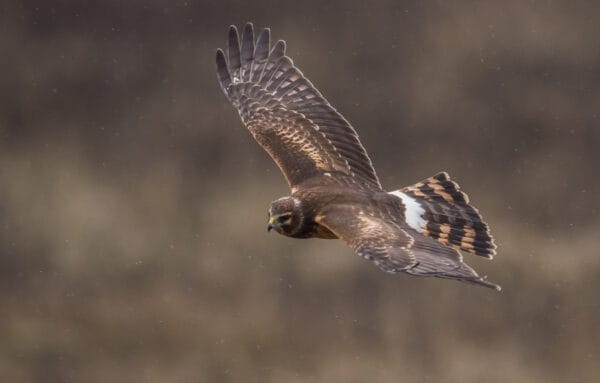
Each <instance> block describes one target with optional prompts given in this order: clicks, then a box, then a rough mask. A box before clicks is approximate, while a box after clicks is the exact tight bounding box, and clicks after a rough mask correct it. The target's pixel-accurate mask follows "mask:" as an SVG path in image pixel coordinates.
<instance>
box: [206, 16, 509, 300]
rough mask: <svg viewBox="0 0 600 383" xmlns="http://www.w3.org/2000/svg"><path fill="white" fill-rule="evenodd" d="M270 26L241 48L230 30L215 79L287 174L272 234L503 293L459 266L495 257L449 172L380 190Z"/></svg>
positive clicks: (344, 124) (360, 150) (349, 131)
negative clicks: (328, 244) (328, 242)
mask: <svg viewBox="0 0 600 383" xmlns="http://www.w3.org/2000/svg"><path fill="white" fill-rule="evenodd" d="M270 39H271V37H270V30H269V29H264V30H263V31H262V32H261V33H260V35H259V36H258V39H257V40H256V42H255V40H254V28H253V26H252V24H250V23H248V24H246V26H245V27H244V31H243V33H242V38H241V42H240V39H239V35H238V31H237V29H236V28H235V26H231V28H230V29H229V39H228V45H227V57H226V55H225V53H224V52H223V50H221V49H219V50H217V76H218V80H219V82H220V84H221V88H222V89H223V92H225V95H226V96H227V98H228V99H229V101H230V102H231V103H232V104H233V106H234V107H235V108H236V109H237V110H238V112H239V115H240V117H241V119H242V122H243V123H244V125H246V127H247V128H248V130H250V132H251V133H252V135H253V136H254V139H256V141H258V143H259V144H260V145H261V146H262V147H263V148H264V149H265V150H266V151H267V152H268V153H269V154H270V156H271V157H272V158H273V160H274V161H275V162H276V163H277V165H278V166H279V168H280V169H281V171H282V172H283V175H284V176H285V178H286V180H287V182H288V184H289V186H290V188H291V195H289V196H285V197H282V198H279V199H278V200H276V201H274V202H272V203H271V206H270V207H269V221H268V230H269V231H270V230H275V231H276V232H278V233H279V234H282V235H285V236H289V237H294V238H340V239H341V240H343V241H344V242H346V243H347V244H348V245H349V246H350V247H352V249H353V250H354V251H355V252H356V253H357V254H358V255H360V256H361V257H363V258H366V259H368V260H370V261H373V262H374V263H375V264H376V265H377V266H378V267H379V268H380V269H382V270H383V271H385V272H388V273H399V272H404V273H407V274H410V275H417V276H433V277H439V278H449V279H456V280H459V281H464V282H469V283H473V284H477V285H482V286H486V287H490V288H493V289H496V290H500V286H498V285H496V284H494V283H491V282H489V281H487V280H485V279H483V278H481V277H480V276H479V275H478V274H477V272H475V270H473V269H472V268H471V267H469V266H468V265H467V264H465V263H464V262H463V258H462V255H461V253H460V252H461V251H464V252H467V253H471V254H476V255H479V256H482V257H486V258H492V257H493V256H494V255H495V254H496V245H495V244H494V240H493V239H492V237H491V235H490V232H489V228H488V225H487V224H486V223H485V222H484V221H483V218H482V217H481V215H480V214H479V212H478V211H477V209H475V208H474V207H473V206H471V205H470V204H469V199H468V197H467V195H466V194H465V193H463V192H462V191H461V190H460V187H459V186H458V185H457V184H456V182H453V181H452V180H451V179H450V177H449V176H448V174H447V173H438V174H436V175H434V176H433V177H429V178H427V179H425V180H423V181H421V182H418V183H416V184H414V185H411V186H407V187H404V188H402V189H399V190H396V191H392V192H386V191H384V190H383V189H382V187H381V184H380V183H379V179H378V178H377V175H376V174H375V169H373V165H372V163H371V160H370V159H369V157H368V155H367V153H366V151H365V148H364V147H363V146H362V144H361V143H360V141H359V139H358V135H357V133H356V131H355V130H354V129H353V128H352V126H351V125H350V123H349V122H348V121H347V120H346V119H345V118H344V117H343V116H342V115H341V114H340V113H339V112H338V111H337V110H336V109H335V108H334V107H332V106H331V105H330V104H329V102H327V100H326V99H325V98H324V97H323V95H321V93H320V92H319V91H318V90H317V89H316V88H315V86H314V85H313V84H312V83H311V82H310V81H309V80H308V79H307V78H306V77H304V75H303V74H302V72H300V70H299V69H298V68H296V66H295V65H294V63H293V62H292V60H291V59H290V58H289V57H288V56H286V54H285V46H286V44H285V41H283V40H279V41H277V42H276V43H275V45H274V46H273V47H272V48H271V47H270V45H271V44H270Z"/></svg>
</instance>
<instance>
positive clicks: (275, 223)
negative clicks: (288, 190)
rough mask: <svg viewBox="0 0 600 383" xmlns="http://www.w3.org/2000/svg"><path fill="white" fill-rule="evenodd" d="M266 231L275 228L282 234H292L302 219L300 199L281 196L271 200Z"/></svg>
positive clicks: (299, 226)
mask: <svg viewBox="0 0 600 383" xmlns="http://www.w3.org/2000/svg"><path fill="white" fill-rule="evenodd" d="M268 215H269V222H268V224H267V231H271V230H275V231H276V232H278V233H279V234H282V235H287V236H290V235H294V234H295V233H297V232H298V231H299V229H300V228H301V226H302V222H303V220H304V216H303V214H302V209H301V207H300V201H299V200H298V199H297V198H294V197H282V198H279V199H278V200H276V201H273V202H271V206H270V207H269V213H268Z"/></svg>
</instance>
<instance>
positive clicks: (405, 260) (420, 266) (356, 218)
mask: <svg viewBox="0 0 600 383" xmlns="http://www.w3.org/2000/svg"><path fill="white" fill-rule="evenodd" d="M316 221H317V223H319V224H320V225H323V226H325V227H326V228H327V229H329V230H330V231H331V232H333V233H334V234H335V235H337V236H338V237H339V238H340V239H342V240H343V241H344V242H346V243H347V244H348V245H350V246H351V247H352V249H353V250H354V251H355V252H356V253H357V254H358V255H360V256H361V257H363V258H365V259H368V260H370V261H373V262H375V264H376V265H377V266H378V267H379V268H380V269H382V270H383V271H385V272H388V273H398V272H405V273H408V274H411V275H416V276H433V277H439V278H448V279H456V280H460V281H463V282H469V283H474V284H477V285H482V286H485V287H489V288H493V289H496V290H500V286H498V285H496V284H493V283H491V282H488V281H486V280H484V279H483V278H481V277H480V276H479V275H478V274H477V272H475V270H473V269H472V268H471V267H470V266H469V265H467V264H465V263H464V262H463V259H462V255H461V254H460V253H459V252H458V251H456V250H454V249H452V248H449V247H447V246H444V245H443V244H441V243H439V242H437V241H436V240H434V239H432V238H430V237H426V236H424V235H421V234H419V233H417V232H416V231H414V230H412V229H411V228H410V227H408V226H407V225H406V224H405V223H404V222H402V221H399V220H396V219H394V218H393V216H392V215H389V216H388V215H387V214H385V213H381V212H380V211H377V210H375V209H369V208H367V207H364V206H352V205H341V206H339V205H338V206H332V207H329V208H328V209H327V210H326V211H325V212H323V213H322V214H321V215H319V216H317V219H316Z"/></svg>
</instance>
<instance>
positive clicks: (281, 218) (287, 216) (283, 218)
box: [279, 214, 292, 222]
mask: <svg viewBox="0 0 600 383" xmlns="http://www.w3.org/2000/svg"><path fill="white" fill-rule="evenodd" d="M291 216H292V215H291V214H285V215H282V216H280V217H279V222H285V221H287V220H288V219H289V218H290V217H291Z"/></svg>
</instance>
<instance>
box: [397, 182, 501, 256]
mask: <svg viewBox="0 0 600 383" xmlns="http://www.w3.org/2000/svg"><path fill="white" fill-rule="evenodd" d="M391 194H394V195H396V196H398V197H400V198H401V199H402V202H403V203H404V205H405V207H406V222H407V224H408V225H409V226H410V227H411V228H413V229H415V230H416V231H417V232H419V233H421V234H423V235H426V236H428V237H432V238H434V239H436V240H437V241H439V242H440V243H443V244H444V245H447V246H450V247H452V248H454V249H456V250H462V251H466V252H468V253H471V254H476V255H479V256H482V257H486V258H490V259H491V258H493V257H494V255H496V245H495V244H494V239H493V238H492V236H491V235H490V230H489V226H488V225H487V223H485V222H484V220H483V218H482V217H481V214H479V211H477V209H476V208H474V207H473V206H471V205H470V204H469V197H468V196H467V195H466V194H465V193H464V192H462V191H461V190H460V187H459V186H458V184H457V183H456V182H454V181H452V180H451V179H450V176H449V175H448V173H446V172H442V173H438V174H436V175H434V176H433V177H430V178H427V179H425V180H423V181H421V182H418V183H416V184H414V185H412V186H407V187H404V188H402V189H400V190H396V191H393V192H391Z"/></svg>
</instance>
